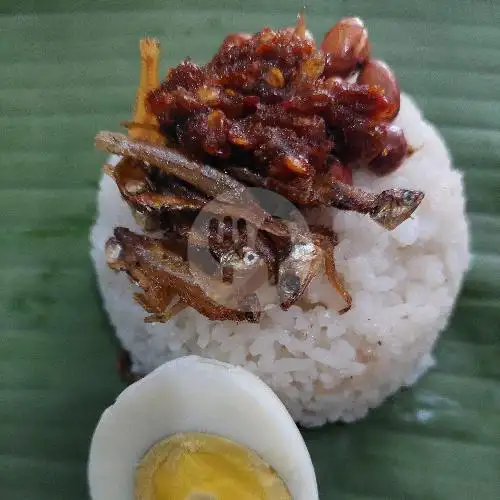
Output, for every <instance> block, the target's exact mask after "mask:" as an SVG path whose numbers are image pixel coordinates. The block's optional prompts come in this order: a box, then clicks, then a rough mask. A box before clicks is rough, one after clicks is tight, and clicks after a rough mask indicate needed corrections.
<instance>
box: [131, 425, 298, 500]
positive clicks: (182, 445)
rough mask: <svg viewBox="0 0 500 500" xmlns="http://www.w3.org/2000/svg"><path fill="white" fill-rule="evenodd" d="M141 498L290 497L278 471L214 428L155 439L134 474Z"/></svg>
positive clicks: (248, 499)
mask: <svg viewBox="0 0 500 500" xmlns="http://www.w3.org/2000/svg"><path fill="white" fill-rule="evenodd" d="M135 499H136V500H291V499H292V497H291V495H290V493H289V492H288V489H287V488H286V486H285V485H284V484H283V481H282V480H281V479H280V478H279V476H278V475H277V474H276V472H275V471H274V470H273V469H272V468H271V467H270V466H269V465H268V464H266V463H265V462H264V461H263V460H262V459H261V458H260V457H259V456H258V455H257V454H255V453H254V452H253V451H250V450H249V449H247V448H245V447H244V446H242V445H240V444H237V443H235V442H233V441H230V440H228V439H225V438H222V437H219V436H215V435H212V434H202V433H184V434H176V435H174V436H172V437H169V438H167V439H164V440H162V441H160V442H158V443H157V444H156V445H154V446H153V447H152V448H151V449H150V450H149V451H148V452H147V453H146V455H145V456H144V457H143V459H142V460H141V462H140V464H139V466H138V468H137V473H136V478H135Z"/></svg>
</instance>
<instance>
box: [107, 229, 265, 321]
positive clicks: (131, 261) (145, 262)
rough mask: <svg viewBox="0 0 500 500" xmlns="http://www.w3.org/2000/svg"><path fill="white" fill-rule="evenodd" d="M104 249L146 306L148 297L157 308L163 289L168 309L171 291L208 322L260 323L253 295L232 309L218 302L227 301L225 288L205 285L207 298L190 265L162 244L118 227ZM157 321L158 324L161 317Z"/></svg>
mask: <svg viewBox="0 0 500 500" xmlns="http://www.w3.org/2000/svg"><path fill="white" fill-rule="evenodd" d="M106 247H107V255H108V264H109V265H110V267H112V268H113V269H115V270H119V271H126V272H127V273H128V274H129V275H130V277H131V278H132V279H133V280H134V281H135V282H137V284H138V285H139V286H140V287H141V288H142V290H143V291H144V293H143V294H140V295H141V299H142V302H146V304H149V302H150V300H149V299H150V297H151V296H152V300H151V302H153V304H157V303H158V299H157V297H160V296H161V295H162V292H163V288H164V289H165V294H164V295H165V303H166V304H167V305H168V303H169V298H170V290H172V289H173V290H175V291H176V292H177V294H178V295H179V298H180V300H181V301H182V302H184V303H186V304H188V305H189V306H191V307H193V308H195V309H196V310H197V311H199V312H200V313H201V314H203V315H204V316H206V317H207V318H209V319H211V320H233V321H250V322H258V321H259V319H260V304H259V302H258V299H257V297H256V296H255V294H252V293H250V294H248V295H243V296H241V297H234V301H233V302H234V308H233V307H228V306H224V305H222V304H221V302H225V301H227V297H225V296H224V294H225V293H226V290H225V289H224V287H221V288H220V289H215V288H214V286H213V284H210V285H209V284H208V283H205V285H206V286H207V287H206V289H208V287H209V289H210V290H211V296H209V295H207V293H206V292H205V290H204V289H203V288H202V287H201V286H200V284H199V281H198V280H199V279H200V277H199V276H198V280H197V279H196V277H195V276H194V275H193V273H192V272H191V270H190V268H189V263H187V262H185V261H184V260H183V259H182V258H181V257H179V256H178V255H176V254H174V253H172V252H171V251H169V250H168V249H167V248H166V246H165V245H164V244H163V243H162V241H161V240H158V239H155V238H151V237H149V236H144V235H139V234H136V233H134V232H132V231H130V230H129V229H126V228H124V227H117V228H115V230H114V236H113V237H112V238H110V240H108V243H107V245H106ZM110 250H111V251H110ZM231 290H232V291H234V288H231ZM217 295H219V296H217ZM214 297H215V298H214ZM218 299H222V300H218ZM162 312H163V311H162ZM157 317H158V319H159V320H161V317H162V315H161V314H158V315H157Z"/></svg>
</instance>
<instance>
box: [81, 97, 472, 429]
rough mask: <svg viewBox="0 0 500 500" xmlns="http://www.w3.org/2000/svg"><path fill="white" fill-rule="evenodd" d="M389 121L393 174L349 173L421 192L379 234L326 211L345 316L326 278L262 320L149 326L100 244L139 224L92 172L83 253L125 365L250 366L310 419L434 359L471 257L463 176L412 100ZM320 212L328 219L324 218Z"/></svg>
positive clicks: (351, 411) (341, 414) (191, 317)
mask: <svg viewBox="0 0 500 500" xmlns="http://www.w3.org/2000/svg"><path fill="white" fill-rule="evenodd" d="M396 123H397V124H399V125H400V126H402V127H403V129H404V130H405V133H406V136H407V139H408V141H409V143H410V144H411V145H412V146H414V147H415V148H417V151H416V152H415V153H414V154H413V155H412V156H411V157H410V158H409V159H407V160H406V162H405V164H404V165H403V166H402V167H401V168H400V169H399V170H397V171H396V172H395V173H393V174H391V175H389V176H386V177H382V178H378V177H375V176H373V175H371V174H369V173H367V172H356V173H355V174H354V182H355V184H356V185H358V186H360V187H365V188H368V189H370V190H373V191H379V190H382V189H384V188H391V187H396V186H399V187H407V188H414V189H421V190H423V191H424V192H425V193H426V196H425V199H424V201H423V202H422V205H421V206H420V207H419V208H418V210H417V211H416V212H415V214H414V216H413V218H412V219H410V220H408V221H406V222H405V223H403V224H402V225H401V226H400V227H398V228H397V229H396V230H394V231H392V232H388V231H386V230H384V229H383V228H381V227H380V226H378V225H377V224H376V223H375V222H373V221H371V220H370V219H369V218H368V217H365V216H361V215H358V214H355V213H350V212H342V211H338V210H335V209H332V210H331V213H330V214H327V218H330V217H331V218H332V219H333V227H334V228H335V231H336V232H337V233H338V235H339V241H340V243H339V245H338V246H337V247H336V250H335V259H336V263H337V268H338V271H339V272H340V273H341V274H342V275H343V277H344V279H345V281H346V284H347V288H348V290H349V291H350V292H351V294H352V296H353V307H352V309H351V311H349V312H348V313H347V314H345V315H343V316H339V315H337V313H336V311H337V310H338V309H339V308H341V307H342V306H343V303H342V300H341V299H340V298H339V296H338V294H337V293H336V292H335V291H334V290H333V289H332V288H331V286H330V284H329V283H328V282H327V280H326V279H325V277H321V278H318V279H316V280H315V281H313V283H312V284H311V286H310V287H309V291H308V298H309V300H310V301H311V302H312V303H320V304H322V305H317V306H316V307H314V308H313V309H311V310H308V311H303V310H302V309H301V308H299V307H297V306H292V307H291V309H290V310H289V311H287V312H284V311H282V310H281V309H279V308H278V307H273V306H268V307H266V310H265V313H264V314H263V318H262V321H261V323H260V325H253V324H245V323H241V324H236V323H232V322H220V321H210V320H208V319H206V318H205V317H203V316H201V315H200V314H198V313H197V312H196V311H194V310H193V309H190V308H189V309H186V310H185V311H183V312H182V313H180V314H179V315H178V316H176V317H175V318H174V319H173V320H171V321H170V322H169V323H167V324H146V323H144V322H143V319H144V316H145V312H144V311H143V310H142V309H141V308H140V307H139V306H138V305H137V304H136V303H135V302H134V301H133V298H132V292H133V289H134V285H132V284H131V283H130V282H129V280H128V278H127V277H126V276H125V275H124V274H117V273H114V272H113V271H111V270H110V269H108V267H107V265H106V262H105V257H104V243H105V241H106V239H107V238H108V237H109V236H110V235H111V234H112V231H113V228H114V227H115V226H118V225H120V226H126V227H129V228H131V229H134V230H139V229H138V227H137V224H136V223H135V222H134V219H133V218H132V216H131V214H130V211H129V209H128V207H127V206H126V204H125V203H124V202H123V201H122V200H121V198H120V195H119V193H118V191H117V189H116V187H115V184H114V182H113V181H112V180H111V179H110V178H109V177H107V176H104V177H103V178H102V180H101V185H100V191H99V198H98V217H97V221H96V223H95V225H94V227H93V229H92V234H91V242H92V258H93V260H94V264H95V268H96V271H97V276H98V281H99V286H100V290H101V294H102V297H103V300H104V306H105V308H106V310H107V311H108V314H109V317H110V319H111V322H112V323H113V325H114V327H115V330H116V334H117V336H118V338H119V339H120V342H121V343H122V345H123V346H124V348H125V349H127V350H128V351H129V352H130V353H131V356H132V359H133V364H134V369H135V370H136V371H138V372H142V373H145V372H149V371H151V370H153V369H154V368H155V367H157V366H158V365H160V364H161V363H163V362H164V361H166V360H168V359H172V358H175V357H177V356H181V355H184V354H187V353H194V354H199V355H202V356H207V357H211V358H216V359H219V360H222V361H228V362H230V363H233V364H238V365H242V366H244V367H245V368H247V369H248V370H250V371H252V372H254V373H257V374H258V375H259V376H260V377H261V378H262V379H263V380H264V381H265V382H266V383H268V384H269V385H270V386H271V387H272V388H273V389H274V390H275V391H276V392H277V394H278V395H279V396H280V397H281V399H282V400H283V402H284V403H285V404H286V405H287V407H288V409H289V410H290V412H291V413H292V415H293V417H294V418H295V419H296V420H297V421H299V422H300V423H302V424H303V425H307V426H315V425H321V424H324V423H325V422H327V421H332V422H333V421H336V420H343V421H346V422H350V421H353V420H356V419H358V418H361V417H363V416H364V415H365V414H366V413H367V411H368V410H369V409H370V408H373V407H375V406H377V405H378V404H380V403H381V402H382V401H383V400H384V399H385V398H386V397H387V396H389V395H390V394H392V393H394V392H395V391H397V390H398V389H399V388H400V387H401V386H408V385H411V384H413V383H415V382H416V381H417V380H418V378H419V377H420V376H421V375H422V374H423V373H424V372H425V371H426V370H427V369H428V368H429V367H430V366H432V364H433V358H432V349H433V347H434V344H435V341H436V339H437V337H438V334H439V332H440V331H441V330H442V329H443V328H444V327H445V326H446V323H447V321H448V318H449V316H450V313H451V311H452V308H453V305H454V302H455V299H456V297H457V294H458V292H459V290H460V286H461V283H462V279H463V276H464V273H465V271H466V269H467V266H468V263H469V249H468V247H469V234H468V226H467V221H466V218H465V199H464V194H463V185H462V175H461V174H460V173H459V172H458V171H456V170H454V169H453V168H452V166H451V161H450V157H449V154H448V152H447V150H446V147H445V145H444V143H443V140H442V139H441V137H440V135H439V134H438V133H437V131H436V130H435V129H434V127H433V126H432V125H430V124H429V123H427V122H425V121H424V120H423V119H422V117H421V115H420V112H419V110H418V109H417V107H416V106H415V104H414V103H413V102H412V101H411V99H410V98H408V97H407V96H404V95H403V96H402V104H401V112H400V114H399V116H398V118H397V119H396ZM322 217H325V214H323V216H322Z"/></svg>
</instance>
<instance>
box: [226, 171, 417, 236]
mask: <svg viewBox="0 0 500 500" xmlns="http://www.w3.org/2000/svg"><path fill="white" fill-rule="evenodd" d="M226 170H227V171H228V172H229V173H230V174H231V175H233V176H234V177H235V178H237V179H239V180H240V181H241V182H244V183H246V184H248V185H250V186H255V187H261V188H269V189H273V188H275V187H276V186H275V184H276V181H275V179H272V178H269V177H264V176H262V175H259V174H258V173H256V172H254V171H252V170H250V169H248V168H246V167H243V168H240V167H228V168H227V169H226ZM318 184H319V185H318V186H316V189H313V190H311V193H310V196H309V193H306V192H305V191H304V192H298V193H297V192H294V191H293V190H291V189H288V190H287V191H286V194H287V196H288V197H290V198H291V199H292V198H293V199H292V201H295V202H296V203H299V204H301V205H317V204H319V205H325V206H331V207H335V208H338V209H341V210H351V211H354V212H358V213H361V214H367V215H369V216H370V217H371V218H372V219H373V220H374V221H376V222H377V223H379V224H380V225H381V226H383V227H385V228H386V229H388V230H392V229H395V228H396V227H398V226H399V224H401V223H402V222H404V221H405V220H406V219H408V217H410V216H411V214H412V213H413V212H414V211H415V210H416V209H417V208H418V206H419V205H420V203H421V201H422V200H423V198H424V193H423V192H422V191H412V190H410V189H388V190H386V191H382V192H381V193H378V194H376V193H370V192H368V191H364V190H363V189H361V188H359V187H356V186H350V185H349V184H344V183H343V182H340V181H338V180H335V179H332V178H329V179H328V181H325V182H322V183H318Z"/></svg>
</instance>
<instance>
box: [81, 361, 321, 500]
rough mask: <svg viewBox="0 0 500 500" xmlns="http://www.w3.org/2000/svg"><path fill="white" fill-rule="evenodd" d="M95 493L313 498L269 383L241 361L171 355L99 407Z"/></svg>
mask: <svg viewBox="0 0 500 500" xmlns="http://www.w3.org/2000/svg"><path fill="white" fill-rule="evenodd" d="M88 476H89V487H90V494H91V497H92V499H93V500H317V499H318V490H317V484H316V477H315V473H314V468H313V465H312V462H311V458H310V456H309V453H308V451H307V448H306V445H305V443H304V441H303V439H302V436H301V434H300V432H299V430H298V429H297V427H296V425H295V423H294V421H293V420H292V418H291V416H290V415H289V413H288V411H287V410H286V408H285V407H284V406H283V404H282V403H281V401H280V400H279V399H278V397H277V396H276V395H275V394H274V393H273V392H272V390H271V389H270V388H269V387H268V386H267V385H266V384H265V383H264V382H262V381H261V380H260V379H259V378H257V377H256V376H255V375H253V374H252V373H250V372H248V371H246V370H244V369H243V368H239V367H235V366H232V365H229V364H227V363H221V362H218V361H214V360H211V359H206V358H201V357H198V356H186V357H183V358H178V359H176V360H173V361H169V362H167V363H165V364H164V365H162V366H160V367H159V368H158V369H156V370H155V371H153V372H152V373H150V374H149V375H147V376H146V377H145V378H143V379H141V380H140V381H138V382H136V383H135V384H133V385H131V386H129V387H128V388H127V389H125V390H124V391H123V392H122V394H121V395H120V396H119V397H118V399H117V400H116V402H115V403H114V404H113V406H111V407H109V408H108V409H107V410H105V412H104V413H103V415H102V417H101V419H100V421H99V423H98V425H97V428H96V430H95V433H94V436H93V438H92V444H91V448H90V456H89V463H88Z"/></svg>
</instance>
